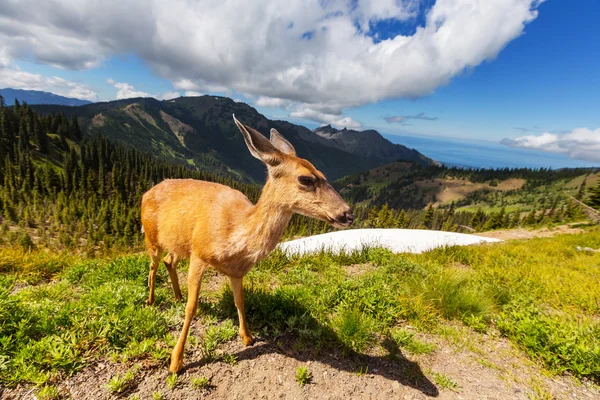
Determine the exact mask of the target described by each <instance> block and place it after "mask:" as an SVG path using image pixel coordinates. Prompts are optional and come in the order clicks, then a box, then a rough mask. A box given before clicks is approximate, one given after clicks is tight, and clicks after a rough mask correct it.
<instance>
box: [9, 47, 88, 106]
mask: <svg viewBox="0 0 600 400" xmlns="http://www.w3.org/2000/svg"><path fill="white" fill-rule="evenodd" d="M1 61H2V60H1V53H0V88H7V87H9V88H13V89H25V90H42V91H46V92H51V93H54V94H59V95H61V96H66V97H73V98H76V99H81V100H90V101H96V100H98V95H97V94H96V93H95V92H94V91H93V90H91V89H89V88H88V87H87V85H84V84H81V83H76V82H72V81H68V80H66V79H63V78H59V77H58V76H51V77H47V76H43V75H40V74H33V73H31V72H26V71H22V70H20V69H19V68H16V67H11V66H10V63H8V62H7V63H6V66H2V64H1Z"/></svg>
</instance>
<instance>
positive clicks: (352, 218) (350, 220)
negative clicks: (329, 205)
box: [345, 211, 354, 224]
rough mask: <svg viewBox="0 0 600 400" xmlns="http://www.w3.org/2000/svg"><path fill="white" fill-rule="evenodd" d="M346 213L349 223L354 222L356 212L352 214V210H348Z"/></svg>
mask: <svg viewBox="0 0 600 400" xmlns="http://www.w3.org/2000/svg"><path fill="white" fill-rule="evenodd" d="M345 214H346V221H348V224H352V223H353V222H354V214H352V211H348V212H347V213H345Z"/></svg>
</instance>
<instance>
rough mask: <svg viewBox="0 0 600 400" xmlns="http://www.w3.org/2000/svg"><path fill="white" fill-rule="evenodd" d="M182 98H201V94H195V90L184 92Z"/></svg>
mask: <svg viewBox="0 0 600 400" xmlns="http://www.w3.org/2000/svg"><path fill="white" fill-rule="evenodd" d="M184 96H186V97H198V96H203V94H202V93H200V92H196V91H195V90H186V91H185V93H184Z"/></svg>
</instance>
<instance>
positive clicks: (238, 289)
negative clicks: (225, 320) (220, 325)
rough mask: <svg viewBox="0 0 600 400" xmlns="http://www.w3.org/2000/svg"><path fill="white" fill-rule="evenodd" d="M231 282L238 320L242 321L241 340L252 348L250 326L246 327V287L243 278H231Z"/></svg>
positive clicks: (252, 341) (252, 340)
mask: <svg viewBox="0 0 600 400" xmlns="http://www.w3.org/2000/svg"><path fill="white" fill-rule="evenodd" d="M229 281H230V282H231V290H232V291H233V301H234V302H235V307H236V308H237V312H238V318H239V320H240V338H242V343H244V345H245V346H250V345H251V344H252V343H254V339H253V338H252V333H251V332H250V329H248V326H247V325H246V313H245V312H244V285H243V278H233V277H229Z"/></svg>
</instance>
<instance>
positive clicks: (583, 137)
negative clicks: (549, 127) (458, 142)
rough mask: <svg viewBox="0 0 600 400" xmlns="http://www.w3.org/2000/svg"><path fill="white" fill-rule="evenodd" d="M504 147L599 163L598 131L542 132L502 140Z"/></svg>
mask: <svg viewBox="0 0 600 400" xmlns="http://www.w3.org/2000/svg"><path fill="white" fill-rule="evenodd" d="M500 143H502V144H504V145H506V146H510V147H518V148H523V149H533V150H541V151H547V152H550V153H564V154H567V155H568V156H569V157H570V158H573V159H575V160H585V161H592V162H600V129H596V130H595V131H593V130H591V129H588V128H577V129H574V130H573V131H571V132H569V133H564V134H556V133H549V132H544V133H542V134H541V135H527V136H521V137H518V138H515V139H502V141H501V142H500Z"/></svg>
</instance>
